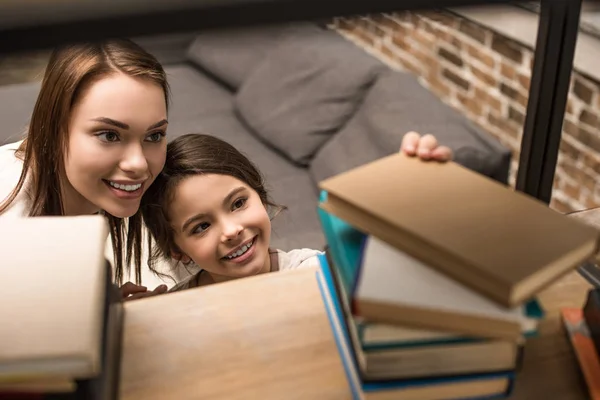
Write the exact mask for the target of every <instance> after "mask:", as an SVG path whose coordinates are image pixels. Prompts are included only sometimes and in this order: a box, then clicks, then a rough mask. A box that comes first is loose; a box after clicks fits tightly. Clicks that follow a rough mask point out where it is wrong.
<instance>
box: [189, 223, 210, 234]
mask: <svg viewBox="0 0 600 400" xmlns="http://www.w3.org/2000/svg"><path fill="white" fill-rule="evenodd" d="M209 226H210V224H209V223H208V222H202V223H201V224H199V225H198V226H196V227H195V228H194V231H193V233H202V232H204V231H205V230H207V229H208V227H209Z"/></svg>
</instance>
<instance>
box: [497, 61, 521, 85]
mask: <svg viewBox="0 0 600 400" xmlns="http://www.w3.org/2000/svg"><path fill="white" fill-rule="evenodd" d="M500 73H501V74H502V76H503V77H505V78H506V79H508V80H511V81H512V80H514V79H515V77H516V76H517V71H516V70H515V68H514V67H511V66H510V65H508V64H506V63H501V64H500Z"/></svg>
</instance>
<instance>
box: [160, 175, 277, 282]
mask: <svg viewBox="0 0 600 400" xmlns="http://www.w3.org/2000/svg"><path fill="white" fill-rule="evenodd" d="M168 213H169V216H170V218H171V227H172V229H173V230H174V232H175V234H174V237H175V244H176V245H177V246H178V248H179V249H180V250H181V252H182V253H183V254H184V255H187V256H188V257H189V258H191V259H192V260H193V261H194V262H195V263H196V264H198V265H199V266H200V267H201V268H203V269H204V270H206V271H207V272H209V273H210V274H211V275H212V276H213V278H215V280H227V279H232V278H242V277H247V276H251V275H257V274H260V273H264V272H269V270H270V268H271V263H270V259H269V241H270V238H271V221H270V219H269V216H268V214H267V210H266V208H265V206H264V204H263V203H262V201H261V200H260V197H259V196H258V193H256V191H254V190H253V189H252V188H251V187H250V186H248V185H247V184H245V183H244V182H242V181H240V180H238V179H236V178H234V177H232V176H229V175H219V174H206V175H194V176H190V177H188V178H185V179H184V180H182V181H181V182H180V183H179V184H178V185H177V187H176V188H175V193H174V198H173V201H172V202H171V204H170V207H169V210H168Z"/></svg>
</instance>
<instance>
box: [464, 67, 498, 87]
mask: <svg viewBox="0 0 600 400" xmlns="http://www.w3.org/2000/svg"><path fill="white" fill-rule="evenodd" d="M471 72H472V73H473V75H475V77H476V78H477V79H479V81H481V82H482V83H484V84H485V85H487V86H489V87H492V88H493V87H497V86H498V80H497V79H496V78H494V77H493V76H492V75H490V74H488V73H487V72H484V71H482V70H481V69H479V68H477V67H475V66H473V65H471Z"/></svg>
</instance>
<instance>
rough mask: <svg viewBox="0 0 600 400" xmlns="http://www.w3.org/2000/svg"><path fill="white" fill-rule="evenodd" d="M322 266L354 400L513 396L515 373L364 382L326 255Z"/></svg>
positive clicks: (323, 285)
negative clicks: (345, 325)
mask: <svg viewBox="0 0 600 400" xmlns="http://www.w3.org/2000/svg"><path fill="white" fill-rule="evenodd" d="M319 262H320V266H321V268H320V269H319V270H318V271H317V279H318V282H319V288H320V290H321V294H322V297H323V302H324V304H325V309H326V311H327V316H328V318H329V322H330V324H331V327H332V331H333V334H334V338H335V341H336V345H337V347H338V351H339V353H340V357H341V360H342V363H343V365H344V370H345V372H346V376H347V378H348V383H349V386H350V388H351V392H352V394H353V398H354V399H367V400H378V399H382V400H383V399H389V398H394V399H397V400H404V399H406V400H408V399H413V398H419V399H421V400H427V399H432V400H433V399H493V398H503V397H506V396H508V395H510V393H511V392H512V388H513V383H514V373H513V372H512V371H508V372H501V373H486V374H471V375H457V376H452V377H443V378H421V379H411V380H387V381H382V382H369V383H367V382H364V381H363V380H361V378H360V375H359V373H358V364H357V363H358V362H357V359H356V355H355V352H354V350H353V346H352V341H351V339H350V335H349V332H348V330H346V329H345V328H344V324H343V322H342V321H343V318H344V317H343V312H342V306H341V304H340V301H339V299H340V297H339V294H338V292H337V291H336V286H335V283H334V278H333V276H332V271H331V268H330V267H329V264H328V262H327V258H326V256H325V255H319Z"/></svg>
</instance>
